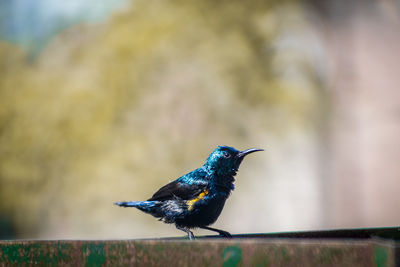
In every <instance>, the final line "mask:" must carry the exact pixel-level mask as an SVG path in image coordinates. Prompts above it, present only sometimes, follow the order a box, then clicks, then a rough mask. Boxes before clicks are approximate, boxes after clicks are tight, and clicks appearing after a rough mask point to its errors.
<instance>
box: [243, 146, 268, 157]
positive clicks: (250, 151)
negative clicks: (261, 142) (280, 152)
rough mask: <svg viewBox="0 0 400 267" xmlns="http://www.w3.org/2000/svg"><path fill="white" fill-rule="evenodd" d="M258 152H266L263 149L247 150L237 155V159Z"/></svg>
mask: <svg viewBox="0 0 400 267" xmlns="http://www.w3.org/2000/svg"><path fill="white" fill-rule="evenodd" d="M257 151H264V149H261V148H250V149H246V150H243V151H240V152H239V153H238V154H237V155H236V157H238V158H244V157H245V156H246V155H248V154H250V153H253V152H257Z"/></svg>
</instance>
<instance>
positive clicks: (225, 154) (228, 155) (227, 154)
mask: <svg viewBox="0 0 400 267" xmlns="http://www.w3.org/2000/svg"><path fill="white" fill-rule="evenodd" d="M223 156H224V158H226V159H229V158H230V157H231V154H229V153H228V152H224V154H223Z"/></svg>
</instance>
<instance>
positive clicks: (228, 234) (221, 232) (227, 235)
mask: <svg viewBox="0 0 400 267" xmlns="http://www.w3.org/2000/svg"><path fill="white" fill-rule="evenodd" d="M218 233H219V235H220V236H222V237H226V238H232V235H231V234H230V233H229V232H226V231H222V230H220V231H219V232H218Z"/></svg>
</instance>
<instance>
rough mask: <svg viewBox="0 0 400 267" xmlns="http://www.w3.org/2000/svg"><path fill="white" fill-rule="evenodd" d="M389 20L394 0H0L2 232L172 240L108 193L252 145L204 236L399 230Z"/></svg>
mask: <svg viewBox="0 0 400 267" xmlns="http://www.w3.org/2000/svg"><path fill="white" fill-rule="evenodd" d="M399 29H400V2H399V1H397V0H368V1H365V0H363V1H361V0H359V1H357V0H354V1H344V0H323V1H321V0H308V1H307V0H303V1H295V0H291V1H289V0H287V1H273V0H271V1H258V0H251V1H245V2H243V1H236V0H234V1H232V0H230V1H212V0H204V1H195V0H193V1H192V0H190V1H187V0H186V1H180V0H165V1H155V0H102V1H91V0H70V1H55V0H37V1H30V0H3V1H0V238H3V239H5V238H43V239H44V238H50V239H65V238H82V239H85V238H92V239H102V238H143V237H163V236H179V235H182V233H181V232H179V231H177V230H176V229H175V228H174V227H173V226H171V225H166V224H163V223H160V222H158V221H157V220H156V219H154V218H153V217H151V216H149V215H146V214H144V213H142V212H140V211H138V210H136V209H122V208H119V207H116V206H114V205H113V202H115V201H121V200H145V199H147V198H149V197H150V196H151V195H152V194H153V193H154V192H155V191H156V190H157V189H158V188H159V187H161V186H162V185H164V184H166V183H168V182H169V181H171V180H173V179H175V178H177V177H179V176H181V175H183V174H185V173H186V172H189V171H191V170H193V169H195V168H197V167H200V166H201V165H202V164H203V163H204V160H205V159H206V157H207V156H208V154H209V153H210V152H211V151H212V150H214V149H215V148H216V146H218V145H230V146H234V147H236V148H238V149H241V150H243V149H247V148H251V147H260V148H264V149H265V152H262V153H256V154H253V155H251V156H249V157H248V158H246V160H245V161H244V162H243V164H242V166H241V169H240V171H239V174H238V176H237V180H236V190H235V191H234V192H233V194H232V195H231V197H230V198H229V199H228V201H227V203H226V206H225V209H224V211H223V213H222V215H221V216H220V218H219V220H218V221H217V222H216V223H215V224H214V225H215V227H216V228H222V229H224V230H227V231H230V232H231V233H233V234H236V233H258V232H274V231H295V230H317V229H330V228H343V227H382V226H394V225H399V224H400V212H399V210H400V194H399V193H398V188H399V186H400V181H399V179H400V163H399V159H400V138H399V137H400V123H399V122H400V90H399V85H400V53H399V47H400V46H399V45H400V31H399ZM195 233H197V234H210V233H209V232H203V231H195Z"/></svg>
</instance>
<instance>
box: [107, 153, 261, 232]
mask: <svg viewBox="0 0 400 267" xmlns="http://www.w3.org/2000/svg"><path fill="white" fill-rule="evenodd" d="M256 151H262V149H258V148H252V149H247V150H244V151H239V150H237V149H235V148H233V147H229V146H219V147H218V148H217V149H215V150H214V151H213V152H212V153H211V154H210V155H209V156H208V158H207V160H206V162H205V163H204V165H203V166H202V167H200V168H198V169H196V170H194V171H192V172H189V173H187V174H185V175H183V176H181V177H179V178H178V179H176V180H175V181H173V182H171V183H169V184H167V185H165V186H163V187H161V188H160V189H159V190H158V191H157V192H156V193H154V195H153V196H152V197H151V198H149V199H148V200H147V201H131V202H116V203H115V204H116V205H118V206H121V207H135V208H137V209H139V210H141V211H143V212H146V213H149V214H151V215H153V216H154V217H156V218H160V220H162V221H164V222H165V223H174V224H175V226H176V227H177V228H178V229H180V230H182V231H184V232H186V233H187V234H188V236H189V238H190V239H193V238H194V235H193V233H192V232H191V231H190V229H191V228H203V229H208V230H211V231H215V232H218V233H219V234H220V235H222V236H224V237H231V235H230V234H229V233H228V232H225V231H222V230H219V229H215V228H211V227H208V225H211V224H213V223H214V222H215V221H216V220H217V218H218V216H219V215H220V214H221V211H222V209H223V207H224V205H225V201H226V199H227V198H228V197H229V195H230V193H231V191H232V190H233V189H234V185H233V182H234V181H235V178H234V177H235V175H236V173H237V171H238V169H239V166H240V164H241V162H242V160H243V158H244V157H245V156H246V155H248V154H250V153H253V152H256Z"/></svg>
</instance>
